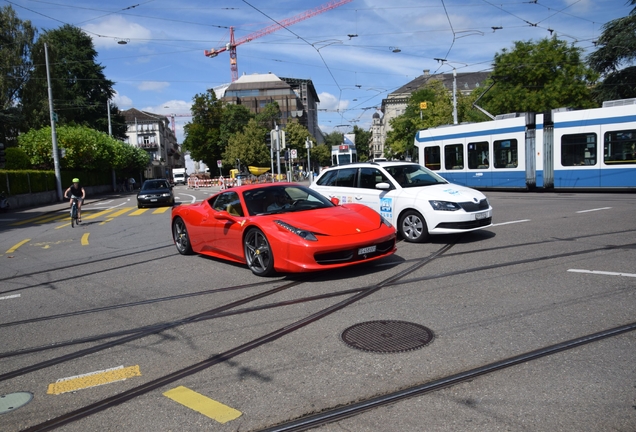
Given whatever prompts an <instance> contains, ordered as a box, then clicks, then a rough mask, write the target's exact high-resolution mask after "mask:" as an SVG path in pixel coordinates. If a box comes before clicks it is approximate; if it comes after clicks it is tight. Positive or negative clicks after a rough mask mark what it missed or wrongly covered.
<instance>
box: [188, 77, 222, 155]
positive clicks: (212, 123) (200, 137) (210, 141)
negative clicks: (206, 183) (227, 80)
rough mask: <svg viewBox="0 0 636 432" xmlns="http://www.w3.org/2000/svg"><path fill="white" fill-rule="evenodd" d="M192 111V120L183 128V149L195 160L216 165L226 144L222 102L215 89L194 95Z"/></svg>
mask: <svg viewBox="0 0 636 432" xmlns="http://www.w3.org/2000/svg"><path fill="white" fill-rule="evenodd" d="M191 112H192V121H191V122H190V123H187V124H186V125H185V126H184V128H183V129H184V133H185V139H184V140H183V149H184V150H186V151H189V152H190V155H191V157H192V159H193V160H197V161H199V160H200V161H203V162H204V163H205V164H206V165H207V166H216V161H217V160H219V159H221V158H222V157H223V152H224V151H225V146H224V145H223V144H222V143H221V129H220V126H221V120H222V104H221V102H220V101H219V100H218V99H217V98H216V93H214V90H212V89H210V90H208V91H207V92H206V93H199V94H197V95H196V96H194V99H193V104H192V108H191Z"/></svg>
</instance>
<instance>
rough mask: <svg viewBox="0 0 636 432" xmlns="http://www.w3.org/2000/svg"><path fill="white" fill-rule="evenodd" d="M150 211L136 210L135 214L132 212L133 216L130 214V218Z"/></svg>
mask: <svg viewBox="0 0 636 432" xmlns="http://www.w3.org/2000/svg"><path fill="white" fill-rule="evenodd" d="M147 211H148V209H138V210H135V211H134V212H132V213H131V214H129V215H128V216H139V215H141V214H144V213H146V212H147Z"/></svg>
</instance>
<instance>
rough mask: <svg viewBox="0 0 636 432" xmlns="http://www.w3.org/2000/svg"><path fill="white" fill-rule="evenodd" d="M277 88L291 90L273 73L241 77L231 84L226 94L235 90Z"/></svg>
mask: <svg viewBox="0 0 636 432" xmlns="http://www.w3.org/2000/svg"><path fill="white" fill-rule="evenodd" d="M276 88H285V89H291V87H290V86H289V84H287V83H286V82H285V81H283V80H281V79H280V78H278V77H277V76H276V75H274V74H273V73H267V74H252V75H241V77H240V78H239V79H237V80H236V81H234V82H233V83H232V84H230V86H229V87H228V88H227V89H226V90H225V93H227V92H231V91H234V90H252V89H258V90H266V89H276Z"/></svg>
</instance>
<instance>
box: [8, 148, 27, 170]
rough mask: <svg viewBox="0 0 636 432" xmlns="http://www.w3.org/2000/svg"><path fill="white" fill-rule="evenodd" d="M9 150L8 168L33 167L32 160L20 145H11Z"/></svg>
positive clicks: (21, 168) (23, 168)
mask: <svg viewBox="0 0 636 432" xmlns="http://www.w3.org/2000/svg"><path fill="white" fill-rule="evenodd" d="M6 152H7V165H6V169H8V170H25V169H29V168H31V161H30V160H29V157H28V156H27V154H26V153H25V152H24V150H22V149H21V148H18V147H9V148H7V150H6Z"/></svg>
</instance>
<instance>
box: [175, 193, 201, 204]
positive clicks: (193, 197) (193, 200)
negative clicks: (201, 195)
mask: <svg viewBox="0 0 636 432" xmlns="http://www.w3.org/2000/svg"><path fill="white" fill-rule="evenodd" d="M179 194H180V195H187V196H189V197H192V201H190V204H194V203H195V202H196V200H197V199H196V197H195V196H194V195H190V194H187V193H183V192H180V193H179Z"/></svg>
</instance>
